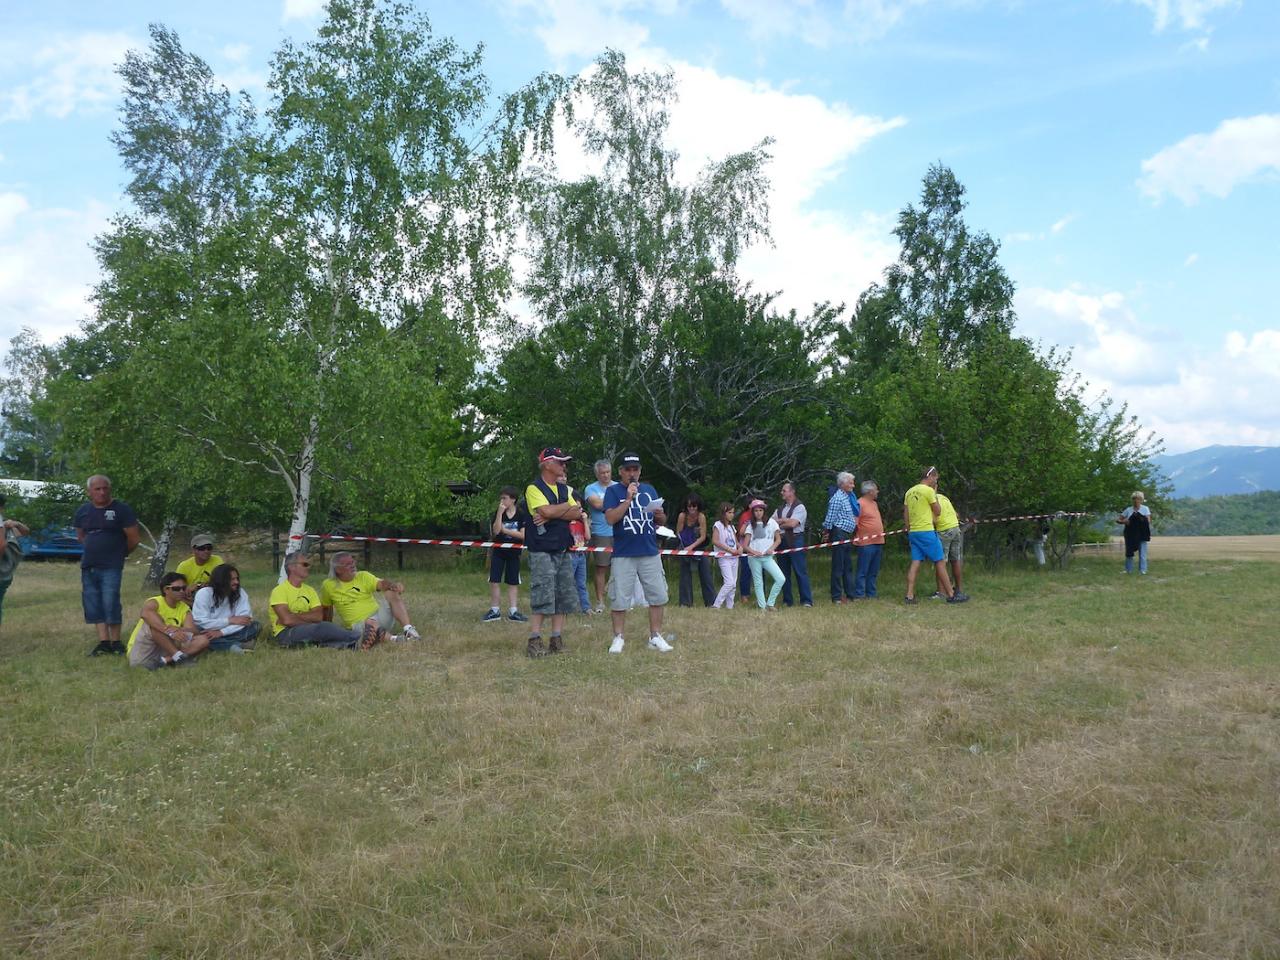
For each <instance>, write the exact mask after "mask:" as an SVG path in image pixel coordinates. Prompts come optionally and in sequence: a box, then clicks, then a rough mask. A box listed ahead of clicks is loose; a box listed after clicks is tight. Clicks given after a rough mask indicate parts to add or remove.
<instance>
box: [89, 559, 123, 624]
mask: <svg viewBox="0 0 1280 960" xmlns="http://www.w3.org/2000/svg"><path fill="white" fill-rule="evenodd" d="M122 572H123V571H121V570H120V569H119V568H112V567H82V568H81V570H80V602H81V604H82V605H83V606H84V622H85V623H106V624H110V625H113V626H118V625H119V624H120V622H121V621H122V620H123V617H122V616H121V611H120V574H121V573H122Z"/></svg>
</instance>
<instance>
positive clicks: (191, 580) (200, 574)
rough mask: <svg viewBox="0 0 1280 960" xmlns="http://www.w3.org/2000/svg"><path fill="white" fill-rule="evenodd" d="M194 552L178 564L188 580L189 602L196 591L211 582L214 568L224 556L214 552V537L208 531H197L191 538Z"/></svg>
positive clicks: (179, 571)
mask: <svg viewBox="0 0 1280 960" xmlns="http://www.w3.org/2000/svg"><path fill="white" fill-rule="evenodd" d="M191 553H192V554H193V555H192V556H190V557H187V559H185V560H183V561H182V562H181V563H180V564H178V569H177V572H178V573H180V574H182V575H183V577H185V578H186V580H187V602H188V603H190V602H191V598H192V597H194V596H195V595H196V591H197V590H199V589H200V588H201V587H203V586H204V585H205V584H206V583H208V582H209V577H210V575H211V574H212V573H213V568H214V567H216V566H217V565H218V564H220V563H222V558H221V557H220V556H218V555H217V554H216V553H214V552H213V537H211V536H209V535H208V534H207V533H197V534H196V535H195V536H194V537H192V538H191Z"/></svg>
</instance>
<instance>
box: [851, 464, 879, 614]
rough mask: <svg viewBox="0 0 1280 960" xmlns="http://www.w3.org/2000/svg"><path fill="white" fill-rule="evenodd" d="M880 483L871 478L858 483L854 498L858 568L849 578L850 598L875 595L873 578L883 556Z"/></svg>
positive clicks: (876, 573) (876, 574)
mask: <svg viewBox="0 0 1280 960" xmlns="http://www.w3.org/2000/svg"><path fill="white" fill-rule="evenodd" d="M879 497H880V487H879V486H878V485H877V484H876V482H875V481H874V480H865V481H863V483H862V496H860V497H859V498H858V527H857V533H856V539H857V541H858V572H857V574H856V575H855V576H854V578H853V599H855V600H861V599H863V598H864V597H874V596H875V595H876V579H877V578H878V577H879V576H880V561H881V560H882V559H883V558H884V521H883V520H882V519H881V518H880V504H879V503H878V502H877V500H878V499H879Z"/></svg>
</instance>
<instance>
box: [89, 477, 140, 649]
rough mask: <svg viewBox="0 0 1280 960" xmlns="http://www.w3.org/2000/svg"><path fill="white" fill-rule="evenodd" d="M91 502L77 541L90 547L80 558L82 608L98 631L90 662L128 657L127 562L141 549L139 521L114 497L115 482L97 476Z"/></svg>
mask: <svg viewBox="0 0 1280 960" xmlns="http://www.w3.org/2000/svg"><path fill="white" fill-rule="evenodd" d="M85 489H86V491H87V492H88V494H89V502H88V503H83V504H81V505H80V509H78V510H77V511H76V516H75V521H74V523H75V528H76V536H77V537H78V538H79V539H80V542H81V543H83V544H84V553H83V554H81V557H80V602H81V604H82V605H83V606H84V622H85V623H91V624H93V625H94V627H96V628H97V631H98V645H97V646H96V647H94V648H93V649H92V650H91V651H90V652H89V656H91V657H97V656H101V655H102V654H104V653H118V654H123V653H124V644H122V643H121V642H120V621H121V620H122V619H123V615H122V612H121V610H120V578H121V576H122V574H123V573H124V558H125V557H127V556H128V555H129V554H131V553H132V552H133V551H134V549H135V548H136V547H137V546H138V518H137V516H136V515H135V514H134V512H133V508H132V507H130V506H129V505H128V504H127V503H125V502H124V501H123V500H116V499H115V498H114V497H112V496H111V479H110V478H109V477H104V476H102V475H101V474H95V475H94V476H92V477H90V478H89V479H88V481H86V483H85Z"/></svg>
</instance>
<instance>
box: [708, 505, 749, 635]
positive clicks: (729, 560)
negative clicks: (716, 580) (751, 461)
mask: <svg viewBox="0 0 1280 960" xmlns="http://www.w3.org/2000/svg"><path fill="white" fill-rule="evenodd" d="M719 512H720V519H719V520H717V521H716V522H715V526H713V527H712V528H711V543H712V546H714V547H715V548H716V549H717V550H719V551H720V552H721V553H727V554H729V556H727V557H716V563H718V564H720V578H721V579H722V580H724V586H722V587H721V588H720V592H719V593H718V594H716V601H715V603H713V604H712V606H713V607H726V608H728V609H729V610H732V609H733V598H734V597H735V596H737V593H738V557H740V556H741V555H742V550H741V549H740V548H739V547H738V533H737V531H736V530H734V529H733V504H731V503H722V504H720V511H719Z"/></svg>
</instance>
